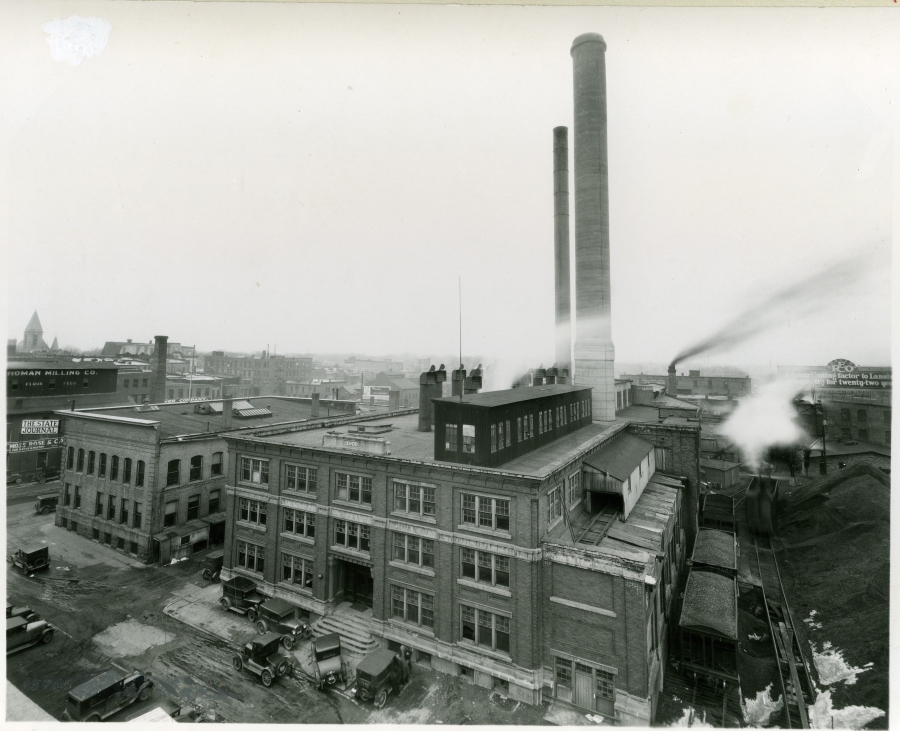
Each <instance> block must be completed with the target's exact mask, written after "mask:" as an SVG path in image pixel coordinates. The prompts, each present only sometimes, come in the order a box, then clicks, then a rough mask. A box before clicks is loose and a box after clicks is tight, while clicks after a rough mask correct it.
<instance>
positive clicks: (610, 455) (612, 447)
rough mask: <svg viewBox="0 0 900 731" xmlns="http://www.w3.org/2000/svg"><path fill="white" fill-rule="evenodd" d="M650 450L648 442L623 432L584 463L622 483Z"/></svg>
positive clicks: (586, 458)
mask: <svg viewBox="0 0 900 731" xmlns="http://www.w3.org/2000/svg"><path fill="white" fill-rule="evenodd" d="M652 449H653V445H652V444H651V443H650V442H648V441H646V440H644V439H641V438H640V437H636V436H634V435H633V434H629V433H628V432H624V431H623V432H620V433H619V434H618V436H616V437H615V438H614V439H613V440H612V441H611V442H610V443H609V444H606V445H604V446H603V447H601V448H600V449H599V450H598V451H596V452H594V454H592V455H591V456H590V457H585V460H584V461H585V463H586V464H588V465H590V466H591V467H594V468H595V469H598V470H601V471H602V472H606V473H607V474H610V475H612V476H613V477H615V478H616V479H617V480H622V481H623V482H624V481H625V480H627V479H628V478H629V476H630V475H631V473H632V472H634V471H635V470H636V469H637V467H638V465H639V464H640V463H641V462H642V461H643V460H644V457H646V456H647V455H648V454H649V453H650V450H652Z"/></svg>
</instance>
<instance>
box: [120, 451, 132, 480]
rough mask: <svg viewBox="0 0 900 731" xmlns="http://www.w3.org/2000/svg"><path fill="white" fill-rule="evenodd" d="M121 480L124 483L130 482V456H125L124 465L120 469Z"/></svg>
mask: <svg viewBox="0 0 900 731" xmlns="http://www.w3.org/2000/svg"><path fill="white" fill-rule="evenodd" d="M122 482H123V483H125V484H126V485H127V484H128V483H129V482H131V457H126V458H125V466H124V468H123V469H122Z"/></svg>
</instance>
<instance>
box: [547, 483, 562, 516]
mask: <svg viewBox="0 0 900 731" xmlns="http://www.w3.org/2000/svg"><path fill="white" fill-rule="evenodd" d="M562 510H563V506H562V490H560V488H558V487H554V488H553V489H552V490H551V491H550V492H548V493H547V523H548V524H549V525H553V523H554V522H556V521H557V520H559V518H561V517H562Z"/></svg>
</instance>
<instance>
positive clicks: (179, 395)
mask: <svg viewBox="0 0 900 731" xmlns="http://www.w3.org/2000/svg"><path fill="white" fill-rule="evenodd" d="M144 385H145V386H146V385H147V384H146V383H145V384H144ZM178 398H184V389H183V388H179V389H178Z"/></svg>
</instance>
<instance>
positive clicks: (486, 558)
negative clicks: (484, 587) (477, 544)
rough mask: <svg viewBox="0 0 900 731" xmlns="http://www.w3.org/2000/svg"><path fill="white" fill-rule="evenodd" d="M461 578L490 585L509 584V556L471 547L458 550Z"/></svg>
mask: <svg viewBox="0 0 900 731" xmlns="http://www.w3.org/2000/svg"><path fill="white" fill-rule="evenodd" d="M460 560H461V563H462V575H463V578H466V579H471V580H472V581H480V582H481V583H483V584H490V585H491V586H509V557H508V556H497V555H496V554H493V553H488V552H487V551H476V550H474V549H472V548H463V549H461V550H460Z"/></svg>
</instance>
